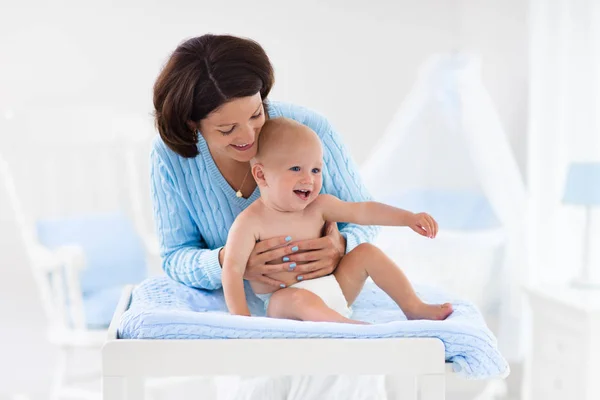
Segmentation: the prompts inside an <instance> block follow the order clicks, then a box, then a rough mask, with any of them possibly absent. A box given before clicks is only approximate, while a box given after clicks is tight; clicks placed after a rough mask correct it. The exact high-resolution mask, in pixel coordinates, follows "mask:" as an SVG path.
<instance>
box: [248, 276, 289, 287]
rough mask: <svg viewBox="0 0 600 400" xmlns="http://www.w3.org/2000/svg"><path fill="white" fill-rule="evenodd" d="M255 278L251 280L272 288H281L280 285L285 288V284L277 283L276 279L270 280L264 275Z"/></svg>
mask: <svg viewBox="0 0 600 400" xmlns="http://www.w3.org/2000/svg"><path fill="white" fill-rule="evenodd" d="M255 278H256V279H253V280H254V281H259V282H262V283H266V284H267V285H270V286H274V287H282V286H281V285H284V286H285V283H283V282H282V281H278V280H277V279H273V278H270V277H268V276H266V275H257V276H256V277H255Z"/></svg>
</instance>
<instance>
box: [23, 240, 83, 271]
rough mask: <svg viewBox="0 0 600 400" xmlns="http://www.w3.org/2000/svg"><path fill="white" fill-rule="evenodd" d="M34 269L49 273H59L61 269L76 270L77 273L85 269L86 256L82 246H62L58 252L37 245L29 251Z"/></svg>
mask: <svg viewBox="0 0 600 400" xmlns="http://www.w3.org/2000/svg"><path fill="white" fill-rule="evenodd" d="M29 254H30V257H31V260H32V262H33V264H34V267H35V268H36V269H38V270H40V271H44V272H47V273H50V272H54V271H57V270H59V269H61V268H67V269H75V270H77V271H79V270H82V269H83V268H85V255H84V252H83V249H82V248H81V247H80V246H76V245H69V246H61V247H59V248H57V249H56V250H50V249H49V248H47V247H45V246H42V245H37V246H35V247H34V248H32V249H30V251H29Z"/></svg>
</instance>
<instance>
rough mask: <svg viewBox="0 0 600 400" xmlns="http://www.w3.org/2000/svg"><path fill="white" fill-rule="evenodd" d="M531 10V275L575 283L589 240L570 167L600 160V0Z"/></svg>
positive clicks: (539, 1) (536, 3)
mask: <svg viewBox="0 0 600 400" xmlns="http://www.w3.org/2000/svg"><path fill="white" fill-rule="evenodd" d="M529 15H530V38H529V48H530V60H529V61H530V87H529V96H530V101H529V132H528V157H527V159H528V165H527V170H528V175H527V181H528V190H529V193H530V203H529V210H530V212H529V218H528V227H529V231H528V234H529V241H528V242H529V245H530V248H529V265H530V268H529V271H530V274H529V276H528V277H527V281H529V283H533V284H541V283H557V282H567V281H568V280H569V279H571V278H572V277H573V276H575V275H576V274H577V273H578V268H579V266H580V265H581V254H582V248H581V243H582V239H583V210H581V209H578V208H575V207H569V206H565V205H563V204H562V203H561V199H562V196H563V194H564V193H563V192H564V183H565V176H566V172H567V167H568V164H569V162H572V161H590V160H595V161H598V160H600V108H599V107H600V2H599V1H597V0H553V1H548V0H531V1H530V13H529ZM596 217H600V216H599V215H596ZM598 220H599V219H598V218H596V221H598Z"/></svg>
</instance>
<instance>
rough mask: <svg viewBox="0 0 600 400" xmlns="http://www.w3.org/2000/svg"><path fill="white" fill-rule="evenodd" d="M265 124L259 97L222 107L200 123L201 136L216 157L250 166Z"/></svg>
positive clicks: (233, 101) (258, 94) (243, 98)
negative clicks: (226, 158)
mask: <svg viewBox="0 0 600 400" xmlns="http://www.w3.org/2000/svg"><path fill="white" fill-rule="evenodd" d="M264 123H265V111H264V109H263V103H262V98H261V96H260V93H256V94H255V95H254V96H248V97H240V98H237V99H234V100H231V101H229V102H228V103H225V104H223V105H222V106H221V107H219V108H217V109H216V110H214V111H213V112H211V113H210V114H208V115H207V116H206V118H204V119H203V120H201V121H200V127H199V128H200V132H201V134H202V136H203V137H204V140H206V143H207V144H208V147H209V148H210V152H211V154H212V156H213V158H215V157H228V158H231V159H234V160H236V161H239V162H248V161H250V160H251V159H252V158H253V157H254V156H255V155H256V143H257V142H258V135H259V134H260V129H261V128H262V126H263V124H264Z"/></svg>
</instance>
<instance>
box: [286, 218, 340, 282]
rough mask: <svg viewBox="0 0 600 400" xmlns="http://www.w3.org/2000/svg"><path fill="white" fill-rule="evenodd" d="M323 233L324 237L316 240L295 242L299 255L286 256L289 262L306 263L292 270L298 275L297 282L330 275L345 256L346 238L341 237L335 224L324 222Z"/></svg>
mask: <svg viewBox="0 0 600 400" xmlns="http://www.w3.org/2000/svg"><path fill="white" fill-rule="evenodd" d="M323 233H324V236H322V237H320V238H318V239H308V240H302V241H299V242H296V243H295V246H297V247H298V249H297V251H298V252H299V254H291V255H288V256H287V257H288V258H289V260H290V262H296V263H298V262H302V263H306V264H302V265H298V266H297V267H296V269H295V270H294V271H296V272H297V273H298V280H307V279H314V278H319V277H321V276H325V275H329V274H331V273H332V272H333V271H334V270H335V269H336V268H337V265H338V263H339V262H340V260H341V258H342V257H343V256H344V254H346V238H344V237H343V236H342V234H341V233H340V231H339V230H338V228H337V224H336V223H335V222H326V223H325V226H324V228H323Z"/></svg>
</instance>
